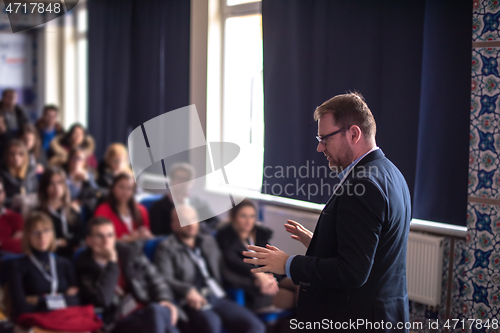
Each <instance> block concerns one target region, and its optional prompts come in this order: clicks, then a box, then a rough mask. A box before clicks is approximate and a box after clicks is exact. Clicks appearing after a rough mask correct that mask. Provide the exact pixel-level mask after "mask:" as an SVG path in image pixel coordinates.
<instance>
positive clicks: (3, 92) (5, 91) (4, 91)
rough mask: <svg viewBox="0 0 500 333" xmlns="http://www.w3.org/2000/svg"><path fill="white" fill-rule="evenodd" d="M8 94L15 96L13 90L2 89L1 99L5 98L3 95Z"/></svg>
mask: <svg viewBox="0 0 500 333" xmlns="http://www.w3.org/2000/svg"><path fill="white" fill-rule="evenodd" d="M8 93H14V94H15V93H16V91H15V90H14V89H12V88H7V89H4V90H3V91H2V98H4V97H5V95H7V94H8Z"/></svg>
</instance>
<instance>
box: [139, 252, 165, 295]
mask: <svg viewBox="0 0 500 333" xmlns="http://www.w3.org/2000/svg"><path fill="white" fill-rule="evenodd" d="M137 260H138V261H139V263H140V265H141V266H142V269H143V271H144V272H145V278H146V281H147V284H148V292H149V298H150V299H151V300H153V301H155V302H161V301H173V299H174V297H173V296H174V295H173V292H172V289H170V287H169V285H168V284H167V283H166V282H165V280H164V279H163V278H162V276H161V275H160V274H158V270H157V269H156V267H155V265H153V264H152V263H150V262H149V260H148V259H147V258H146V257H145V256H144V255H140V256H139V257H138V258H137Z"/></svg>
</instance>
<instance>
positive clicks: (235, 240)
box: [215, 223, 273, 309]
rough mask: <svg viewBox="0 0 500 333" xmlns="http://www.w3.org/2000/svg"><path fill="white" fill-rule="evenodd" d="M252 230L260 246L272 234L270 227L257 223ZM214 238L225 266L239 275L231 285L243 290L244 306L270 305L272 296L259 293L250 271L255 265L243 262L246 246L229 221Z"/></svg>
mask: <svg viewBox="0 0 500 333" xmlns="http://www.w3.org/2000/svg"><path fill="white" fill-rule="evenodd" d="M254 232H255V245H257V246H262V247H265V246H266V244H268V243H269V241H270V240H271V237H272V235H273V231H272V230H271V229H269V228H267V227H265V226H263V225H259V224H255V226H254ZM215 238H216V239H217V243H218V244H219V248H220V249H221V252H222V256H223V257H224V262H225V263H226V266H227V267H228V269H230V270H231V271H233V272H234V273H235V274H237V275H238V277H239V280H238V284H237V285H235V286H233V287H235V288H243V289H244V290H245V300H246V303H245V306H247V307H248V308H251V309H258V308H261V307H265V306H268V305H271V303H272V301H273V297H272V296H270V295H264V294H261V292H260V288H258V287H257V286H256V285H255V282H254V274H253V273H252V272H250V270H251V269H252V268H254V267H255V265H252V264H248V263H246V262H243V259H244V258H246V257H245V256H244V255H243V253H242V252H243V251H246V248H245V245H243V243H242V241H241V240H240V236H239V235H238V234H237V233H236V230H234V227H233V226H232V225H231V223H227V224H226V225H224V226H222V227H221V228H220V229H219V230H218V231H217V235H216V236H215Z"/></svg>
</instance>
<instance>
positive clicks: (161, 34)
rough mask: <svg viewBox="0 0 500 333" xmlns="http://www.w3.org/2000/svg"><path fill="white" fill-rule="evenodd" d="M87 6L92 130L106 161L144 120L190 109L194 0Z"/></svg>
mask: <svg viewBox="0 0 500 333" xmlns="http://www.w3.org/2000/svg"><path fill="white" fill-rule="evenodd" d="M87 6H88V13H89V14H88V16H89V31H88V40H89V46H88V47H89V131H90V133H91V134H92V135H93V136H94V137H95V139H96V142H97V151H96V154H97V156H102V153H103V152H104V150H105V149H106V146H107V145H108V144H109V143H111V142H122V143H126V142H127V137H128V134H129V133H130V131H131V130H133V129H134V128H136V127H137V126H139V125H141V124H142V123H143V122H144V121H147V120H149V119H151V118H153V117H155V116H158V115H160V114H162V113H164V112H167V111H171V110H174V109H177V108H180V107H183V106H186V105H189V54H190V53H189V40H190V1H185V0H106V1H102V0H89V1H88V5H87ZM179 139H180V140H187V139H188V133H186V136H185V138H179Z"/></svg>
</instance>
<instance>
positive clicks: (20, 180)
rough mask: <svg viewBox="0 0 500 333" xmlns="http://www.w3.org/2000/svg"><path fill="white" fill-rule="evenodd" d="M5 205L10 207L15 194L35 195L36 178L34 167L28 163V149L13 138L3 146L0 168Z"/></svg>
mask: <svg viewBox="0 0 500 333" xmlns="http://www.w3.org/2000/svg"><path fill="white" fill-rule="evenodd" d="M0 178H2V180H3V185H4V190H5V195H6V197H7V199H6V205H7V207H10V206H11V205H12V202H13V201H14V199H15V197H16V196H19V195H22V196H24V195H27V194H32V195H36V191H37V189H38V178H37V176H36V169H35V168H34V167H33V166H31V165H30V163H29V155H28V149H27V148H26V145H25V144H24V142H22V141H20V140H16V139H13V140H11V141H9V143H8V144H7V147H6V148H5V154H4V163H3V165H2V167H1V168H0Z"/></svg>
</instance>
